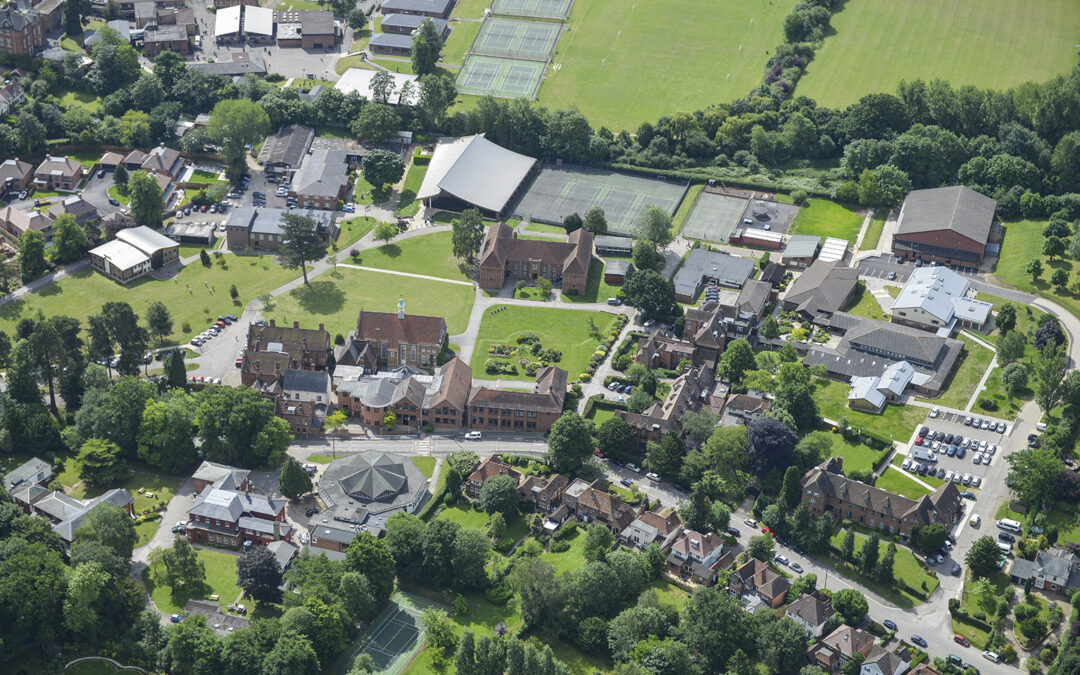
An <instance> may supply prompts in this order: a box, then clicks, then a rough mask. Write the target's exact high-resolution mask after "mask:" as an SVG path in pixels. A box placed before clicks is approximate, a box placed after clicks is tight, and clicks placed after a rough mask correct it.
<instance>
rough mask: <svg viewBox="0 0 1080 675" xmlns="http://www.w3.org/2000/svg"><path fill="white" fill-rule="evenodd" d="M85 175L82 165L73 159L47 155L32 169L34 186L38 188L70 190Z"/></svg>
mask: <svg viewBox="0 0 1080 675" xmlns="http://www.w3.org/2000/svg"><path fill="white" fill-rule="evenodd" d="M85 175H86V170H85V169H83V165H82V164H80V163H79V162H77V161H75V160H74V159H71V158H69V157H54V156H52V155H49V156H48V157H46V158H45V160H44V161H43V162H41V164H38V167H37V168H36V169H34V187H35V188H37V189H39V190H63V191H67V192H70V191H72V190H74V189H75V187H76V186H78V184H79V181H81V180H82V179H83V177H84V176H85Z"/></svg>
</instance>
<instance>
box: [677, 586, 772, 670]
mask: <svg viewBox="0 0 1080 675" xmlns="http://www.w3.org/2000/svg"><path fill="white" fill-rule="evenodd" d="M753 620H754V619H753V617H751V616H750V614H748V613H747V612H746V611H745V610H743V608H742V605H741V603H740V602H739V601H738V600H737V599H735V598H734V597H732V596H731V595H730V594H729V593H728V592H727V591H726V590H718V589H716V588H698V589H696V590H695V591H694V594H693V595H692V596H691V597H690V601H689V602H688V603H687V604H686V608H685V609H684V616H683V620H682V621H681V623H680V628H681V630H682V633H683V641H684V642H686V645H687V646H688V647H690V649H692V650H693V651H695V652H696V653H697V654H699V655H700V657H701V660H702V663H703V665H704V670H705V672H709V673H723V672H725V671H726V668H725V666H726V665H727V664H728V659H730V658H731V657H732V655H733V654H735V652H736V651H737V650H739V649H740V647H742V646H745V644H746V637H747V636H748V635H751V634H753V631H752V628H751V626H752V622H753Z"/></svg>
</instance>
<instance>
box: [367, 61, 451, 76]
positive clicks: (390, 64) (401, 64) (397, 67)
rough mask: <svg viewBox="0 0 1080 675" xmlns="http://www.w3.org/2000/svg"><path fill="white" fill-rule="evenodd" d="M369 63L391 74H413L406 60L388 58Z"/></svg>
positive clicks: (410, 64) (410, 63) (410, 65)
mask: <svg viewBox="0 0 1080 675" xmlns="http://www.w3.org/2000/svg"><path fill="white" fill-rule="evenodd" d="M371 62H372V63H377V64H379V65H380V66H382V67H383V68H386V69H387V70H389V71H390V72H392V73H408V74H409V75H412V72H413V69H412V62H411V61H409V60H407V59H406V60H405V61H398V60H396V59H392V58H388V59H371ZM440 70H442V71H443V72H448V71H446V70H445V69H440Z"/></svg>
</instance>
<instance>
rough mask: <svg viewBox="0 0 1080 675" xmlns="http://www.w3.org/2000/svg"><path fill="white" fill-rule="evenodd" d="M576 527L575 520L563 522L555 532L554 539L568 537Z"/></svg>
mask: <svg viewBox="0 0 1080 675" xmlns="http://www.w3.org/2000/svg"><path fill="white" fill-rule="evenodd" d="M577 527H578V524H577V521H576V520H571V521H570V522H568V523H566V524H564V525H563V526H562V527H561V528H559V531H558V532H556V533H555V538H556V539H565V538H566V537H569V536H570V535H571V534H573V533H574V532H576V531H577Z"/></svg>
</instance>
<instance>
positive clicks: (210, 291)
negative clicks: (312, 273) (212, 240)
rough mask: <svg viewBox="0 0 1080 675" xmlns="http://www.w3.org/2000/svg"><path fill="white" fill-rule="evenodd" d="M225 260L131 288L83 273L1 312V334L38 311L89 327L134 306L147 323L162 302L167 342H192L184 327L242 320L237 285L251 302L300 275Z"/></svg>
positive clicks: (266, 264)
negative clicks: (115, 309) (92, 320)
mask: <svg viewBox="0 0 1080 675" xmlns="http://www.w3.org/2000/svg"><path fill="white" fill-rule="evenodd" d="M222 259H223V260H225V262H226V265H225V266H224V267H223V266H222V265H220V264H218V263H216V262H215V263H214V264H213V265H212V266H211V267H209V268H207V267H203V266H202V265H201V264H199V263H198V262H196V263H195V264H192V265H188V266H186V267H185V268H184V269H182V270H181V271H180V274H179V275H178V276H176V277H174V278H172V279H170V280H168V281H158V280H156V279H154V278H153V277H151V276H145V277H141V278H139V279H136V280H134V281H132V282H130V283H128V284H127V285H121V284H119V283H117V282H115V281H113V280H112V279H109V278H107V277H105V276H104V275H102V274H100V273H98V272H95V271H93V270H92V269H85V270H81V271H79V272H76V273H75V274H72V275H70V276H68V277H67V278H65V279H63V280H61V281H60V282H58V283H55V284H52V285H50V286H48V287H47V288H45V289H43V290H41V291H40V292H38V293H34V294H32V295H29V296H27V297H25V298H23V299H20V300H17V301H15V302H13V303H11V304H9V305H8V306H6V307H4V308H3V309H0V330H4V331H7V333H8V334H9V335H10V334H12V332H13V331H14V329H15V324H16V323H18V322H19V320H20V319H22V318H25V317H33V316H37V313H38V310H40V311H41V312H43V313H44V315H45V316H57V315H67V316H71V317H74V318H76V319H80V320H83V321H85V320H86V318H87V317H89V316H90V315H91V314H96V313H97V312H99V311H100V310H101V307H102V305H104V304H105V303H106V302H110V301H123V302H126V303H128V304H130V305H131V307H132V309H134V310H135V314H136V315H138V316H139V317H142V318H143V319H144V320H145V317H146V308H147V307H149V305H150V303H151V302H155V301H159V300H160V301H161V302H163V303H165V306H166V307H168V308H169V310H170V312H171V313H172V318H173V332H172V335H170V336H169V338H168V339H169V340H170V341H172V342H176V341H178V340H180V339H184V340H187V339H188V338H189V337H191V334H190V333H189V334H187V335H185V334H184V333H183V332H182V328H183V324H184V322H188V323H190V324H191V328H192V330H194V331H196V332H197V331H198V330H200V328H199V326H200V325H205V324H207V323H209V322H210V321H211V320H212V319H213V318H215V317H217V316H218V315H219V314H222V313H224V312H226V310H229V311H231V312H232V313H234V314H239V312H237V311H235V309H237V306H236V305H234V304H233V301H232V300H231V299H230V298H229V286H230V285H232V284H236V288H237V290H238V291H239V292H240V299H241V301H242V302H247V301H248V300H250V299H252V298H255V297H258V296H259V295H261V294H262V293H265V292H267V291H269V290H271V289H273V288H276V287H278V286H280V285H281V284H283V283H285V282H286V281H288V280H290V279H294V278H296V277H297V276H299V275H298V273H297V270H286V269H283V268H282V267H280V266H278V265H275V264H274V263H273V262H272V261H271V259H270V258H268V257H267V258H255V257H239V256H235V255H231V254H225V255H224V256H223V258H222ZM204 282H205V283H204ZM189 287H190V290H189Z"/></svg>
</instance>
